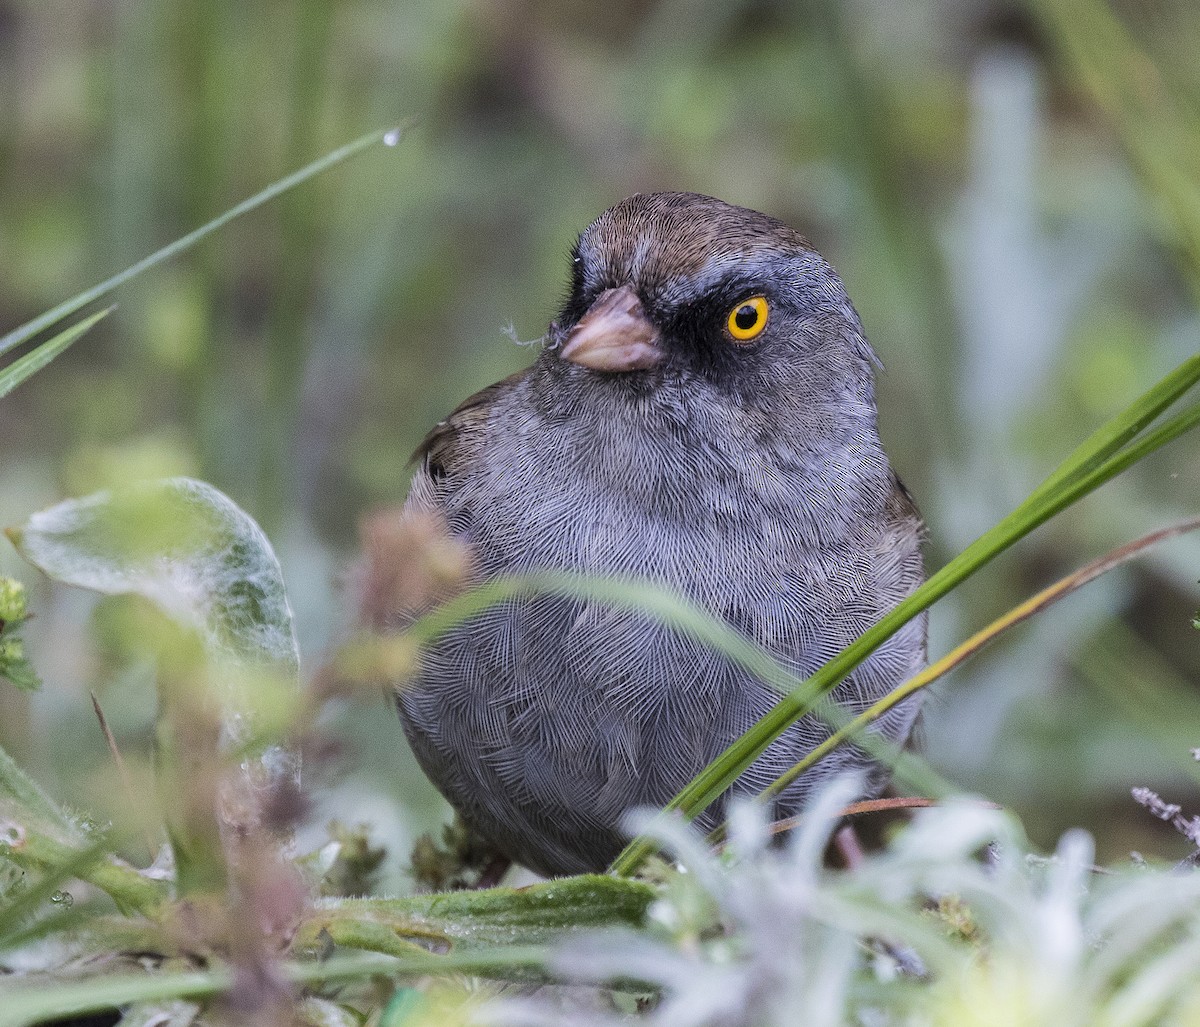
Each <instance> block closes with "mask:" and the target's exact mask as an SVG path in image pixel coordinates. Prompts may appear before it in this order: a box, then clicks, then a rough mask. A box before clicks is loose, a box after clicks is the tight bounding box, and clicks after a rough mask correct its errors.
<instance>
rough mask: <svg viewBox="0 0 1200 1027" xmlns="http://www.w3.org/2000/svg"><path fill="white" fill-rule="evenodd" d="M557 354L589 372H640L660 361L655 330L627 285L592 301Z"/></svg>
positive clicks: (661, 354) (655, 365)
mask: <svg viewBox="0 0 1200 1027" xmlns="http://www.w3.org/2000/svg"><path fill="white" fill-rule="evenodd" d="M559 353H560V355H561V356H562V358H563V359H564V360H570V361H572V362H573V363H576V364H580V365H581V366H583V367H589V368H591V369H592V370H593V371H644V370H646V369H647V368H651V367H657V366H658V365H659V364H661V363H662V361H663V351H662V349H661V348H660V347H659V345H658V329H657V328H655V327H654V325H653V324H651V323H650V319H649V318H648V317H647V316H646V311H645V309H644V308H643V307H642V301H641V300H640V299H638V296H637V293H636V292H634V291H633V289H632V288H631V287H630V286H628V285H622V286H621V287H620V288H619V289H606V290H605V291H604V292H602V293H601V294H600V295H599V296H598V297H596V302H595V303H593V304H592V305H591V308H590V309H589V310H588V312H587V313H586V314H584V315H583V317H582V318H581V319H580V321H579V323H578V324H577V325H576V326H575V327H574V328H572V329H571V331H570V333H569V334H568V335H567V341H566V342H565V343H564V344H563V348H562V349H561V350H560V351H559Z"/></svg>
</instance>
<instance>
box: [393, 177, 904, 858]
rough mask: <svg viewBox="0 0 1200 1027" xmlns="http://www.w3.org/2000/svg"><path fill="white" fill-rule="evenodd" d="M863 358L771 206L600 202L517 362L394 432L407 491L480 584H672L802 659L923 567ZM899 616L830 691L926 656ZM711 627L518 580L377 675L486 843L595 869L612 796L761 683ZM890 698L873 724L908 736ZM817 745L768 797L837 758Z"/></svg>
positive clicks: (789, 758) (633, 790)
mask: <svg viewBox="0 0 1200 1027" xmlns="http://www.w3.org/2000/svg"><path fill="white" fill-rule="evenodd" d="M877 365H878V359H877V357H876V356H875V353H874V351H873V350H872V348H871V346H870V344H869V343H868V342H867V339H866V337H865V335H864V332H863V328H862V325H861V322H860V320H859V317H858V314H857V313H856V311H855V309H854V307H853V305H852V304H851V302H850V300H849V298H848V297H847V294H846V290H845V287H844V286H843V284H842V281H841V279H840V278H839V276H838V274H837V273H836V271H835V270H834V269H833V268H832V267H831V265H830V264H829V263H827V262H826V261H825V260H824V259H823V258H822V257H821V255H820V254H819V253H818V252H817V251H816V249H814V247H813V246H812V245H811V244H810V243H809V242H808V241H807V240H806V239H805V238H804V237H803V236H802V235H801V234H800V233H798V232H797V231H795V230H794V229H792V228H790V227H788V226H787V225H786V224H785V223H783V222H782V221H779V220H777V219H775V218H773V217H771V216H769V215H766V214H762V213H759V212H757V211H754V210H750V209H747V208H744V207H739V206H735V205H732V204H729V203H726V202H724V201H722V200H718V199H716V198H713V197H708V196H702V195H699V194H695V193H685V192H650V193H639V194H636V195H633V196H630V197H629V198H627V199H625V200H622V201H621V202H619V203H617V204H615V205H614V206H612V207H610V208H609V209H608V210H606V211H604V212H603V213H602V214H600V216H599V217H597V218H596V220H595V221H593V222H592V223H591V224H590V225H589V226H588V227H587V228H586V229H584V231H583V232H582V233H581V234H580V235H579V237H578V239H577V241H576V243H575V245H574V246H573V248H572V250H571V256H570V282H569V288H568V294H567V297H566V300H565V302H564V303H563V305H562V307H561V310H560V312H559V313H558V315H557V317H555V319H554V320H553V321H552V322H551V323H550V325H549V328H548V330H547V332H546V336H545V339H544V342H543V345H542V348H541V349H540V350H539V351H538V354H537V356H536V358H535V359H534V361H533V363H532V364H531V365H530V366H529V367H528V368H526V369H525V370H523V371H520V372H518V373H517V374H514V375H512V376H511V377H508V378H505V379H504V380H503V381H500V382H497V383H496V384H494V385H491V386H489V387H487V388H485V389H483V390H482V391H481V392H479V393H477V394H476V395H474V396H471V397H470V398H469V399H467V400H466V401H465V402H463V403H462V404H461V405H460V406H459V407H458V408H457V409H456V410H454V411H453V413H451V414H450V415H449V416H448V417H447V418H446V419H445V420H443V421H441V422H440V423H438V424H437V425H436V426H435V427H434V428H433V429H432V431H430V432H429V434H428V435H427V436H426V438H425V439H424V441H423V442H422V443H421V444H420V446H419V447H418V449H417V452H416V453H415V454H414V460H415V461H417V469H416V472H415V474H414V477H413V480H412V485H411V487H410V491H409V495H408V499H407V501H406V504H405V507H404V511H405V514H406V515H412V516H421V517H430V516H436V517H437V518H439V519H440V520H441V522H442V523H443V524H444V525H445V530H446V531H448V532H449V534H450V535H451V536H452V537H453V538H454V539H456V540H458V541H460V542H461V543H462V544H463V545H464V546H465V547H467V549H468V551H469V553H470V556H471V561H472V567H473V574H474V579H473V580H477V581H487V580H490V579H493V578H496V577H499V576H508V575H519V574H525V573H533V572H539V571H543V572H544V571H558V572H570V573H574V574H579V575H589V576H596V577H603V578H606V579H611V578H619V579H626V580H629V581H636V582H641V583H645V585H646V586H650V587H654V588H657V589H665V590H668V591H670V592H672V593H674V594H676V595H678V596H680V597H682V598H683V599H685V600H687V601H688V602H690V603H692V604H695V605H696V606H699V607H700V608H702V609H704V610H706V611H708V612H709V613H711V614H712V615H714V616H716V617H719V618H721V619H722V620H723V621H724V622H726V623H727V624H728V625H729V626H730V627H731V628H732V629H733V630H735V631H737V632H739V633H740V634H741V635H743V636H744V637H745V638H747V639H749V640H751V641H752V642H754V643H756V644H757V645H759V646H761V647H763V648H764V649H766V650H767V651H768V652H769V653H770V654H771V655H772V656H774V657H775V659H776V660H778V661H779V662H781V663H782V664H783V665H784V666H785V667H787V668H788V669H789V670H790V671H792V672H794V673H795V674H796V675H797V676H799V677H801V678H803V677H807V676H808V675H810V674H812V673H813V672H814V671H816V670H817V669H818V668H819V667H820V666H821V665H822V664H824V663H825V662H826V661H827V660H829V659H830V658H831V657H833V656H834V655H835V654H836V653H837V652H838V651H839V650H841V649H842V648H843V647H845V646H846V645H847V644H848V643H850V642H851V641H853V640H854V639H855V638H857V637H858V636H859V635H860V634H861V633H862V632H863V631H864V630H866V629H867V628H868V627H870V626H871V625H872V624H873V623H874V622H876V621H877V620H879V619H880V618H881V617H882V616H883V615H884V614H886V613H887V612H888V611H889V610H890V609H891V608H892V607H893V606H895V605H896V604H897V603H898V602H899V601H900V600H902V599H903V598H905V597H906V596H907V595H909V594H910V593H911V592H912V591H913V590H914V589H915V588H916V587H917V586H918V585H919V584H920V583H921V582H922V581H923V580H924V567H923V562H922V555H921V541H922V536H923V530H924V529H923V522H922V520H921V517H920V514H919V513H918V511H917V509H916V507H915V505H914V503H913V500H912V498H911V497H910V495H909V493H908V492H907V490H906V489H905V487H904V486H903V485H902V484H901V482H900V480H899V478H898V477H897V476H896V474H895V473H894V471H893V470H892V468H891V466H890V464H889V462H888V458H887V456H886V454H885V452H884V449H883V447H882V444H881V442H880V439H879V434H878V430H877V416H876V404H875V393H874V371H875V369H876V367H877ZM925 649H926V628H925V621H924V617H923V616H922V617H918V618H916V619H914V620H912V621H910V622H909V623H908V624H907V625H906V626H905V627H903V628H901V629H900V631H899V632H897V633H896V634H895V635H893V636H892V637H891V638H890V639H889V640H888V641H886V642H885V643H884V644H883V645H882V646H881V647H880V648H878V649H877V650H876V651H875V652H874V653H873V654H872V655H871V656H869V657H868V658H867V659H866V660H865V661H864V662H863V663H862V664H860V665H859V666H858V667H857V668H856V669H855V670H854V671H853V672H852V673H851V674H850V675H849V677H848V678H847V679H846V680H844V681H843V682H842V683H841V684H840V685H839V686H838V687H837V688H836V689H835V690H834V692H833V693H832V698H833V699H834V700H835V701H837V702H838V703H840V704H841V705H842V706H843V707H844V708H845V709H846V710H848V711H850V712H858V711H861V710H862V709H864V708H865V707H866V706H867V705H869V704H871V703H873V702H874V701H876V700H877V699H879V698H880V697H881V696H883V695H884V694H886V693H887V692H888V691H889V690H890V689H892V688H893V687H894V686H895V685H897V684H898V683H900V682H901V681H902V680H904V679H905V678H907V677H909V676H910V675H912V674H913V673H915V672H916V671H917V670H918V669H919V668H920V667H921V666H922V665H923V664H924V662H925ZM779 698H780V693H779V692H778V691H777V690H776V689H775V688H774V687H772V686H771V685H769V684H767V683H765V682H763V681H761V680H759V679H757V678H756V677H755V676H754V675H753V674H752V673H750V672H748V671H747V670H745V669H744V668H742V667H741V666H738V665H737V664H735V663H734V662H732V661H731V660H730V659H728V658H726V657H725V656H722V655H720V654H718V653H716V652H714V651H713V650H712V649H710V648H709V647H708V646H707V645H706V644H705V642H704V641H703V640H702V639H700V638H698V637H695V636H694V635H689V634H686V633H683V632H680V631H678V630H676V629H674V628H672V627H669V626H666V625H664V624H662V623H661V622H660V621H658V620H656V618H655V617H654V616H653V615H651V614H649V613H646V612H644V611H642V610H639V609H637V608H635V607H630V606H627V605H622V606H620V607H617V606H613V605H609V604H606V603H605V602H603V601H599V600H595V599H592V598H586V597H580V596H572V595H567V594H550V593H537V594H530V595H521V596H516V597H512V598H509V599H507V600H506V601H504V602H501V603H499V604H497V605H494V606H492V607H490V608H488V609H486V610H484V611H483V612H480V613H478V614H476V615H475V616H473V617H471V618H470V619H468V620H466V621H464V622H462V623H460V624H458V625H457V626H456V627H454V628H453V629H452V630H450V631H448V632H447V633H445V634H443V635H442V636H440V637H439V638H438V639H437V640H436V641H435V642H434V643H432V644H431V645H429V646H428V648H426V649H425V650H424V651H423V652H422V654H421V657H420V666H419V670H418V671H417V672H416V674H415V677H414V678H413V679H412V680H410V681H408V682H406V683H404V685H403V686H402V687H398V688H397V689H396V692H395V699H396V703H397V705H398V708H399V713H400V717H401V720H402V722H403V726H404V730H405V733H406V735H407V737H408V740H409V743H410V745H411V748H412V750H413V752H414V754H415V755H416V757H417V760H418V762H419V763H420V764H421V766H422V767H423V769H424V771H425V772H426V774H427V775H428V776H429V778H430V779H431V780H432V781H433V783H434V784H435V785H436V786H437V788H438V789H439V790H440V791H441V792H442V794H443V795H444V796H445V797H446V799H448V800H449V802H450V804H451V805H452V806H453V807H454V808H455V809H456V810H457V812H458V813H459V815H460V816H461V817H462V819H463V820H464V821H465V822H466V824H467V825H468V826H469V827H470V828H472V829H473V830H474V831H476V832H477V833H478V834H479V835H481V836H482V837H483V838H484V839H485V840H486V841H487V842H488V843H490V844H491V845H492V846H493V847H494V848H495V850H496V851H497V852H499V853H501V854H502V855H503V856H504V857H506V858H507V859H509V860H511V861H514V862H516V863H519V864H522V865H524V866H526V867H527V868H529V869H530V870H533V871H534V872H536V873H538V874H541V875H544V876H548V877H554V876H560V875H567V874H577V873H589V872H599V871H602V870H603V869H604V868H605V867H606V866H607V865H608V864H609V863H610V862H611V860H612V859H613V858H614V857H615V856H616V855H617V854H618V852H619V851H620V850H621V848H622V846H623V845H624V844H625V842H626V841H627V840H628V828H627V824H628V820H627V814H628V813H629V812H630V811H631V810H634V809H637V808H639V807H656V808H661V807H662V806H663V805H665V804H666V803H667V802H668V800H670V799H671V797H672V796H674V795H675V794H676V793H677V792H678V791H679V790H680V789H681V788H682V787H683V786H684V785H686V784H687V783H688V781H689V780H690V779H691V778H692V777H694V776H695V775H696V774H697V773H699V772H700V771H701V770H702V769H703V768H704V767H705V766H706V765H707V764H708V763H709V762H710V761H711V760H712V759H714V758H715V757H716V756H717V755H718V754H720V753H721V752H722V751H723V750H724V749H725V748H726V747H728V746H729V745H730V744H731V743H732V742H733V741H734V740H735V739H737V738H738V737H739V736H740V735H741V734H742V733H743V732H744V731H746V730H747V729H748V728H749V727H750V726H751V725H752V724H754V723H755V722H756V721H757V720H759V719H760V718H761V717H762V716H763V715H765V714H766V713H767V712H768V711H769V710H770V709H771V708H772V707H773V706H774V705H775V704H776V703H777V702H778V700H779ZM918 704H919V697H917V696H914V697H912V698H910V699H909V700H906V701H905V702H904V703H902V704H901V705H900V706H898V707H897V708H895V709H893V710H892V711H890V712H889V713H888V714H886V715H885V716H884V717H883V718H881V719H880V720H879V721H878V723H877V724H876V725H875V728H874V730H876V731H877V732H878V734H879V735H881V736H883V737H884V738H885V739H887V740H888V741H890V742H893V743H896V744H902V743H903V742H904V741H905V739H906V737H907V736H908V734H909V732H910V730H911V729H912V727H913V724H914V721H915V719H916V717H917V714H918ZM829 732H830V728H829V726H828V725H827V724H826V723H825V722H824V721H822V720H821V719H819V718H818V717H817V716H815V715H812V714H809V715H806V716H804V717H802V718H800V719H799V720H798V721H797V722H796V723H794V724H793V725H792V726H791V727H789V728H788V729H787V730H786V731H785V732H784V733H783V735H782V736H781V737H780V738H778V739H777V740H776V741H775V742H774V743H773V744H772V745H771V746H770V747H769V748H768V749H767V750H766V751H765V752H764V753H763V754H762V755H761V756H760V757H759V758H758V759H757V760H756V761H755V762H754V763H753V764H752V765H751V766H750V767H749V768H748V769H747V770H746V771H745V772H744V773H743V775H742V776H741V777H740V778H739V779H738V780H737V782H736V783H735V784H734V785H733V786H732V787H731V788H730V789H729V791H727V792H726V793H725V794H724V795H723V796H721V797H720V798H719V799H718V800H717V801H716V802H715V803H713V804H712V805H711V806H710V807H709V808H708V809H707V810H705V811H704V812H703V813H702V814H701V815H700V816H699V817H698V818H697V820H696V824H697V825H698V827H699V828H700V829H702V830H711V829H712V828H714V827H716V826H718V825H719V824H720V823H721V822H722V820H723V818H724V817H725V814H726V811H727V809H728V807H729V803H730V802H731V801H732V800H733V799H734V797H736V796H739V795H745V794H751V793H755V792H758V791H760V790H761V789H763V788H764V787H765V786H766V785H768V784H769V783H770V782H771V781H772V780H774V778H776V777H777V776H778V775H779V774H781V773H782V772H784V771H785V770H787V769H789V768H790V767H791V766H792V765H793V764H794V763H795V762H796V761H797V760H798V759H799V758H800V757H802V756H803V755H804V754H805V753H807V752H808V751H810V750H811V749H812V748H813V747H814V746H815V745H817V744H818V743H819V742H820V741H822V740H823V739H825V738H826V737H827V736H828V734H829ZM856 770H857V771H860V772H861V773H862V774H863V778H862V784H861V786H860V787H861V789H862V790H863V792H864V793H868V794H877V793H878V791H880V790H881V789H882V788H883V787H884V785H885V783H886V773H885V772H884V771H883V770H882V769H881V768H879V767H877V766H875V765H873V764H872V763H871V761H870V759H869V758H868V757H867V755H866V754H865V753H864V752H863V751H862V750H861V749H857V748H854V747H842V748H840V749H838V750H836V751H835V752H834V753H833V754H832V755H831V756H829V757H827V758H826V759H825V760H823V761H822V762H821V763H819V764H818V765H817V766H816V767H814V768H813V769H812V770H810V771H809V772H807V773H805V774H802V775H800V777H798V778H797V779H796V780H795V781H794V782H792V783H791V784H790V785H789V786H788V787H787V788H786V789H785V790H784V791H782V792H781V793H780V794H779V795H777V796H776V797H775V799H774V812H775V814H776V815H778V816H780V817H784V816H791V815H793V814H795V813H796V812H797V811H799V810H800V809H801V808H802V807H803V805H804V803H805V800H806V798H807V797H808V796H809V795H810V794H811V793H812V791H813V789H814V787H815V786H816V785H817V784H818V783H819V782H820V781H822V780H826V779H828V778H829V777H830V776H831V775H833V774H836V773H839V772H845V771H856Z"/></svg>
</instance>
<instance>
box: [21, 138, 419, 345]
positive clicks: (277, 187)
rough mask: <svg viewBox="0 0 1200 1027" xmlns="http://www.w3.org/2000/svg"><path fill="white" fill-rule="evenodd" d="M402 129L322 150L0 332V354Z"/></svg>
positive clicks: (389, 143) (391, 142) (391, 141)
mask: <svg viewBox="0 0 1200 1027" xmlns="http://www.w3.org/2000/svg"><path fill="white" fill-rule="evenodd" d="M401 132H402V129H400V128H390V129H379V130H377V131H375V132H368V133H367V134H366V135H364V136H361V137H360V138H358V139H355V140H354V141H353V142H351V143H347V144H346V145H345V146H340V147H338V148H337V149H336V150H333V151H332V152H330V153H327V154H325V156H324V157H321V158H319V159H317V160H315V161H313V162H312V163H311V164H307V165H305V166H304V167H303V168H301V169H300V170H299V171H294V172H292V173H291V174H290V175H286V176H285V177H283V178H281V179H279V180H278V181H277V182H273V183H272V184H271V185H269V186H267V187H266V188H265V189H263V190H262V191H261V192H257V193H255V194H254V195H253V196H251V197H250V198H249V199H246V200H243V201H242V202H241V203H239V204H237V205H235V206H233V207H230V208H229V210H227V211H225V213H224V214H221V215H220V216H219V217H215V218H213V219H212V220H211V221H209V222H208V223H207V224H204V225H201V226H200V227H199V228H197V229H196V230H195V231H192V232H189V233H188V234H187V235H185V236H182V237H181V238H179V239H176V240H175V241H174V242H172V243H169V244H168V245H166V246H164V247H163V248H162V249H160V250H156V251H155V252H154V253H152V254H150V256H148V257H143V258H142V259H141V260H139V261H138V262H137V263H135V264H131V265H130V266H129V267H127V268H126V269H125V270H124V271H121V272H120V273H118V274H115V275H113V276H112V278H109V279H107V280H106V281H103V282H101V283H100V284H99V285H95V286H93V287H92V288H90V289H85V290H84V291H83V292H81V293H79V294H78V295H76V296H73V297H72V298H71V299H69V300H67V301H65V302H64V303H60V304H59V305H58V306H56V307H53V308H52V309H50V310H48V311H46V312H45V313H44V314H42V315H40V316H38V317H35V318H34V319H33V320H32V321H28V322H26V323H25V324H23V325H21V326H20V327H19V328H14V329H13V330H12V331H11V332H8V333H7V334H5V335H3V336H0V355H3V354H4V353H7V352H8V351H9V350H10V349H13V348H14V347H16V346H20V345H21V344H22V343H24V342H27V341H29V340H30V339H31V338H33V337H34V336H35V335H37V334H38V332H42V331H45V330H46V329H47V328H50V327H52V326H53V325H56V324H57V323H58V322H59V321H62V320H63V319H64V318H67V317H70V316H71V315H72V314H74V313H75V312H76V311H78V310H81V309H82V308H83V307H86V306H87V305H88V304H89V303H94V302H95V301H96V300H98V299H99V298H100V297H102V296H105V295H107V294H108V293H110V292H112V291H113V290H114V289H116V288H117V287H118V286H120V285H124V284H125V283H126V282H127V281H129V280H130V279H131V278H134V277H135V276H137V275H140V274H141V273H142V272H143V271H146V270H147V269H149V268H152V267H154V266H155V265H156V264H161V263H163V262H164V261H166V260H170V259H171V258H172V257H174V256H177V255H178V254H180V253H183V252H184V251H185V250H188V249H190V248H191V247H193V246H195V245H196V243H198V242H200V240H201V239H203V238H204V237H205V236H207V235H211V234H212V233H213V232H215V231H216V230H217V229H218V228H222V227H223V226H225V225H227V224H229V222H230V221H233V220H234V219H235V218H239V217H241V216H242V215H243V214H247V213H249V212H250V211H252V210H254V209H255V208H256V207H261V206H262V205H263V204H264V203H266V202H268V201H269V200H272V199H274V198H275V197H276V196H279V195H280V194H281V193H285V192H287V191H288V190H289V189H294V188H295V187H296V186H298V185H300V184H301V183H302V182H306V181H308V179H310V178H312V177H313V176H314V175H319V174H320V173H321V172H322V171H326V170H328V169H329V168H331V167H333V166H335V165H337V164H341V163H342V162H343V161H345V160H348V159H349V158H351V157H353V156H355V155H356V154H359V153H361V152H362V151H363V150H366V149H368V148H370V147H372V146H374V145H376V144H377V143H384V144H386V145H387V146H394V145H395V144H396V142H398V141H399V138H400V134H401Z"/></svg>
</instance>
